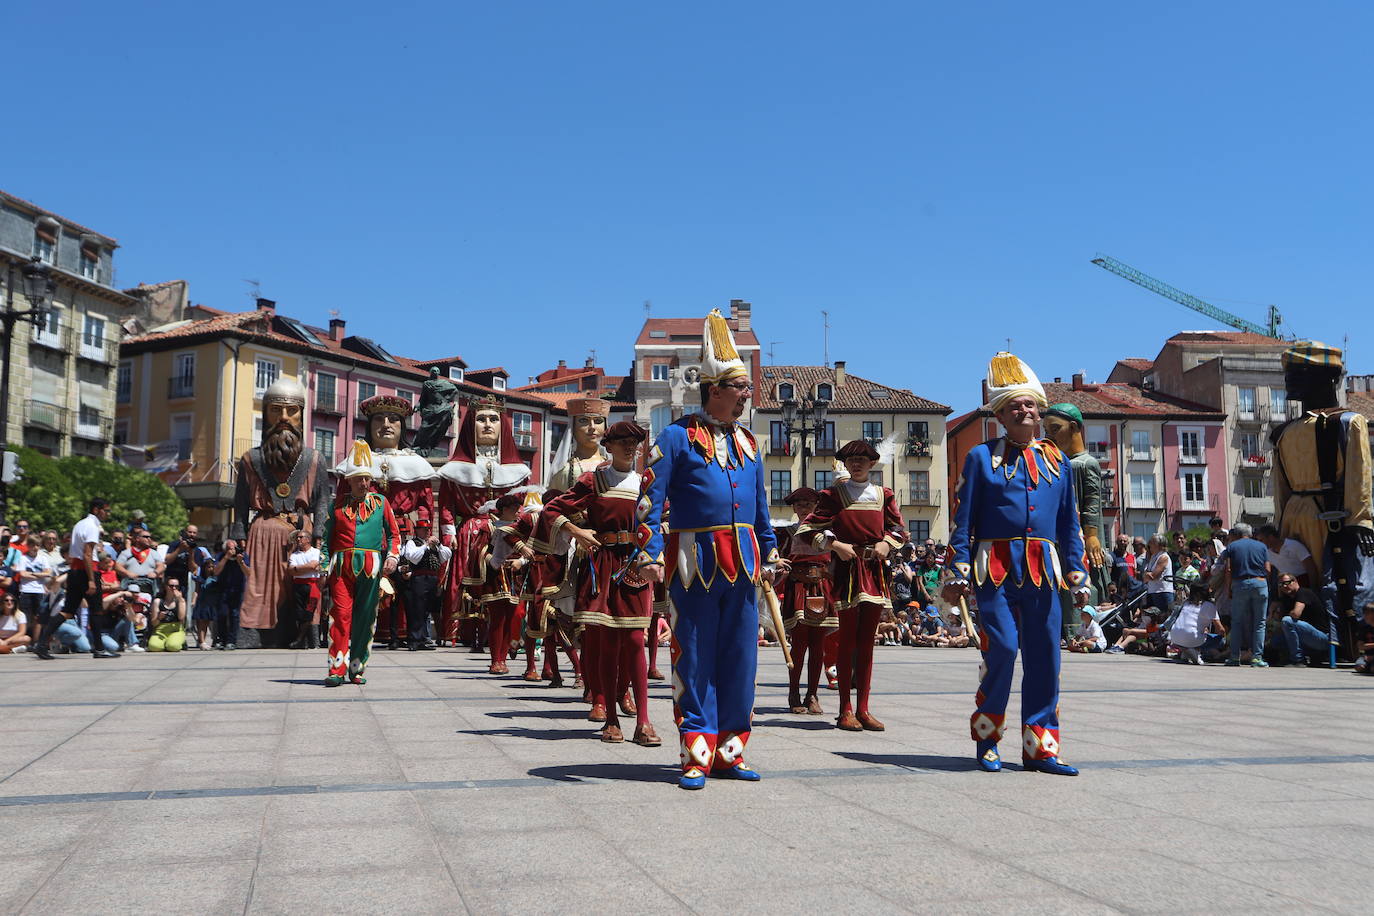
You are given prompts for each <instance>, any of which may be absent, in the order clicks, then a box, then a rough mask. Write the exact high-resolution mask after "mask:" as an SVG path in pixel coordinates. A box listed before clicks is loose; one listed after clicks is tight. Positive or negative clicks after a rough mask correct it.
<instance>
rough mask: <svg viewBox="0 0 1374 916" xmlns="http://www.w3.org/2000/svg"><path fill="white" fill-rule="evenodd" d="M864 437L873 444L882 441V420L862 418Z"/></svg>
mask: <svg viewBox="0 0 1374 916" xmlns="http://www.w3.org/2000/svg"><path fill="white" fill-rule="evenodd" d="M863 428H864V438H865V439H867V440H868V441H869V442H872V443H874V444H875V445H876V444H877V443H879V442H881V441H883V421H882V420H864V427H863Z"/></svg>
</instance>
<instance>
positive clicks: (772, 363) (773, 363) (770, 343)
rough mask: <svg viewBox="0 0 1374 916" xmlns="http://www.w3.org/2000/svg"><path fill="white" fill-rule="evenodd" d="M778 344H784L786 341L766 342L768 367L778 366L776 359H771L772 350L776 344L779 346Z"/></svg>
mask: <svg viewBox="0 0 1374 916" xmlns="http://www.w3.org/2000/svg"><path fill="white" fill-rule="evenodd" d="M780 343H786V341H782V340H770V341H768V365H770V366H776V365H777V364H778V361H777V360H776V359H774V358H773V348H774V347H776V346H777V345H778V344H780Z"/></svg>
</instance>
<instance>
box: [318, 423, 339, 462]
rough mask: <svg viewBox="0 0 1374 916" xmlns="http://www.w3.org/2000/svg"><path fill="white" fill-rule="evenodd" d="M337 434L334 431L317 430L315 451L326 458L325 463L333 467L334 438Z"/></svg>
mask: <svg viewBox="0 0 1374 916" xmlns="http://www.w3.org/2000/svg"><path fill="white" fill-rule="evenodd" d="M335 435H336V433H335V432H334V430H332V429H320V428H319V427H316V428H315V451H317V452H319V453H320V454H321V455H323V456H324V460H325V462H327V463H328V464H330V465H331V466H332V465H333V464H334V437H335Z"/></svg>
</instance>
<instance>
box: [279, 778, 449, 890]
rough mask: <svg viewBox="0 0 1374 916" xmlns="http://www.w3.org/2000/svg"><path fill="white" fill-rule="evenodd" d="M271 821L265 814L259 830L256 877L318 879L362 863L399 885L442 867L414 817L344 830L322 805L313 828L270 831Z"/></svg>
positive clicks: (354, 868) (431, 838)
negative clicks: (418, 873) (416, 874)
mask: <svg viewBox="0 0 1374 916" xmlns="http://www.w3.org/2000/svg"><path fill="white" fill-rule="evenodd" d="M386 794H390V793H386ZM322 798H325V799H326V800H332V799H334V798H337V796H322ZM273 821H274V818H273V817H272V816H271V814H269V816H268V822H267V824H268V825H267V827H266V828H265V829H264V830H263V839H262V849H261V855H260V862H259V865H258V874H260V875H300V876H312V875H320V876H321V877H323V875H324V873H326V872H327V873H331V874H332V873H334V872H343V873H354V872H357V871H358V870H359V863H366V867H367V868H368V869H377V870H380V871H384V872H390V873H391V874H392V878H393V881H399V880H403V879H402V878H401V876H403V875H404V874H405V873H406V872H408V871H409V870H411V869H417V870H426V869H429V870H433V869H437V868H439V867H441V866H442V864H443V863H442V862H441V861H440V858H439V852H438V849H437V848H436V847H435V843H434V835H433V834H432V833H431V832H430V830H429V828H428V826H427V825H424V824H423V823H422V822H420V821H419V818H418V817H417V818H414V819H412V820H411V821H410V822H406V823H396V822H384V823H364V824H356V823H354V824H345V823H340V822H337V821H334V820H333V819H332V818H331V817H330V812H329V809H328V807H327V805H326V807H325V808H324V809H323V810H322V811H321V817H320V819H319V821H317V822H316V824H315V825H314V826H312V827H283V828H281V829H274V828H273V826H272V824H273Z"/></svg>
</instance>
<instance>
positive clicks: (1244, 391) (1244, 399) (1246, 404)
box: [1236, 388, 1255, 420]
mask: <svg viewBox="0 0 1374 916" xmlns="http://www.w3.org/2000/svg"><path fill="white" fill-rule="evenodd" d="M1236 412H1237V413H1239V414H1240V416H1241V419H1243V420H1253V419H1254V418H1255V389H1253V388H1237V389H1236Z"/></svg>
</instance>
